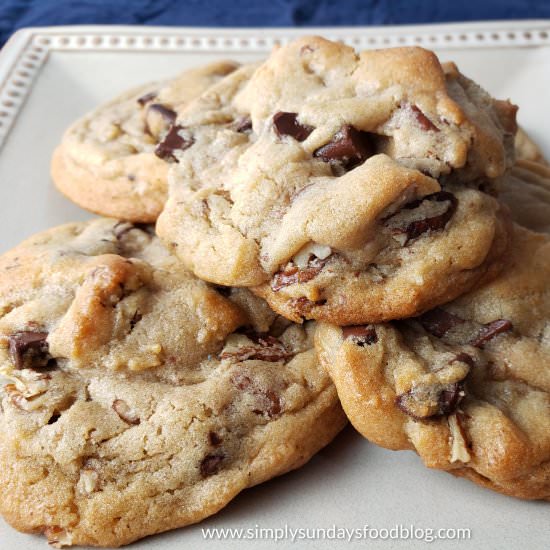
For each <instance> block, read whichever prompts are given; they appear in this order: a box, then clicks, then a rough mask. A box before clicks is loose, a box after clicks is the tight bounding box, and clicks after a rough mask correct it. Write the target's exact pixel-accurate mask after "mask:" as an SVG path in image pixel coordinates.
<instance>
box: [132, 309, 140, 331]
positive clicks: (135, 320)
mask: <svg viewBox="0 0 550 550" xmlns="http://www.w3.org/2000/svg"><path fill="white" fill-rule="evenodd" d="M142 319H143V315H142V314H141V313H140V312H139V311H138V310H136V311H135V313H134V315H132V318H131V319H130V331H132V330H134V328H135V326H136V325H137V324H138V323H139V322H140V321H141V320H142Z"/></svg>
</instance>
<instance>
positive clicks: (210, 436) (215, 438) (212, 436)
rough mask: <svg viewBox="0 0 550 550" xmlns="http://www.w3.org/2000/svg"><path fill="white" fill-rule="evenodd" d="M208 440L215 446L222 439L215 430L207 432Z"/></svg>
mask: <svg viewBox="0 0 550 550" xmlns="http://www.w3.org/2000/svg"><path fill="white" fill-rule="evenodd" d="M208 441H209V442H210V445H213V446H214V447H217V446H218V445H221V443H222V441H223V440H222V438H221V437H220V436H219V435H218V434H217V433H216V432H208Z"/></svg>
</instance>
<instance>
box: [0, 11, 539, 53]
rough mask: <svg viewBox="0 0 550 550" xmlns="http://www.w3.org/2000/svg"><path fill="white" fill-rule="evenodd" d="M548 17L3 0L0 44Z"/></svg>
mask: <svg viewBox="0 0 550 550" xmlns="http://www.w3.org/2000/svg"><path fill="white" fill-rule="evenodd" d="M529 18H550V0H523V1H521V0H477V1H476V0H474V1H472V0H470V1H461V0H431V1H430V0H427V1H415V0H386V1H384V0H256V1H255V2H254V1H251V0H248V1H245V0H231V1H227V0H203V1H200V0H184V1H181V0H180V1H177V0H156V1H154V0H94V1H91V0H78V1H76V0H0V44H3V43H4V42H5V41H6V40H7V39H8V38H9V36H10V35H11V34H12V33H13V32H14V31H16V30H17V29H19V28H21V27H28V26H44V25H75V24H108V23H113V24H130V25H138V24H139V25H188V26H232V27H243V26H314V25H318V26H323V25H384V24H385V25H388V24H405V23H436V22H444V21H473V20H497V19H529Z"/></svg>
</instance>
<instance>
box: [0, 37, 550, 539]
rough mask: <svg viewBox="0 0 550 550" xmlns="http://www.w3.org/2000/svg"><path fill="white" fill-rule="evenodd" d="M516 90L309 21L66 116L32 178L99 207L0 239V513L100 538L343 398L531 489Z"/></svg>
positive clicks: (266, 462)
mask: <svg viewBox="0 0 550 550" xmlns="http://www.w3.org/2000/svg"><path fill="white" fill-rule="evenodd" d="M515 114H516V108H515V107H514V106H513V105H511V104H510V103H508V102H505V101H497V100H494V99H492V98H491V97H490V96H489V95H488V94H487V93H486V92H485V91H483V90H482V89H481V88H480V87H479V86H477V85H476V84H475V83H474V82H472V81H471V80H469V79H468V78H466V77H465V76H464V75H462V74H461V73H460V72H459V71H458V69H457V68H456V66H454V65H453V64H447V65H444V66H442V65H441V64H440V63H439V61H438V59H437V58H436V56H435V55H434V54H432V53H431V52H429V51H426V50H423V49H420V48H396V49H388V50H377V51H367V52H363V53H360V54H358V53H356V52H355V51H354V50H353V49H351V48H349V47H347V46H344V45H342V44H339V43H333V42H329V41H327V40H324V39H321V38H315V37H313V38H311V37H309V38H302V39H299V40H297V41H295V42H293V43H291V44H289V45H287V46H285V47H282V48H279V49H277V50H276V51H274V52H273V54H272V55H271V56H270V57H269V58H268V59H267V60H266V61H265V62H263V63H261V64H254V65H244V66H238V65H237V64H235V63H231V62H219V63H214V64H211V65H208V66H206V67H202V68H200V69H194V70H191V71H187V72H185V73H183V74H181V75H180V76H179V77H177V78H176V79H174V80H173V81H169V82H161V83H153V84H150V85H146V86H144V87H142V88H140V89H138V90H133V91H131V92H128V93H127V94H124V95H123V96H121V97H119V98H117V99H115V100H114V101H112V102H110V103H108V104H106V105H104V106H102V107H100V108H99V109H97V110H96V111H94V112H93V113H91V114H89V115H87V116H86V117H84V118H83V119H81V120H79V121H77V122H76V123H75V124H74V125H73V126H72V127H71V128H69V130H68V131H67V132H66V134H65V136H64V139H63V141H62V143H61V145H60V146H59V147H58V149H57V150H56V151H55V153H54V155H53V162H52V175H53V179H54V181H55V183H56V185H57V187H58V189H59V190H60V191H62V192H63V193H64V194H65V195H66V196H67V197H69V198H70V199H72V200H73V201H74V202H76V203H77V204H79V205H81V206H82V207H84V208H86V209H88V210H91V211H93V212H96V213H98V214H101V215H102V216H109V218H99V219H95V220H92V221H90V222H86V223H77V224H69V225H65V226H62V227H58V228H54V229H51V230H49V231H46V232H44V233H41V234H39V235H37V236H35V237H33V238H31V239H29V240H27V241H25V242H24V243H22V244H21V245H20V246H18V247H17V248H15V249H14V250H12V251H10V252H8V253H7V254H5V255H4V256H3V257H2V258H0V369H1V373H2V375H3V376H4V377H6V378H8V379H9V383H8V384H6V385H5V386H4V389H3V399H2V409H1V412H0V466H1V467H0V483H1V484H2V486H3V489H4V490H3V492H2V493H1V495H0V511H1V512H2V514H3V515H4V516H5V517H6V519H7V520H8V521H9V522H10V523H11V524H12V525H14V526H15V527H16V528H17V529H20V530H22V531H27V532H43V533H44V534H45V535H46V536H47V537H48V540H49V541H50V542H51V543H53V544H56V545H59V546H64V545H72V544H88V545H99V546H106V545H107V546H119V545H122V544H126V543H129V542H131V541H134V540H136V539H138V538H140V537H144V536H146V535H149V534H153V533H157V532H161V531H164V530H167V529H173V528H176V527H181V526H184V525H187V524H190V523H193V522H197V521H200V520H201V519H203V518H205V517H207V516H209V515H211V514H213V513H215V512H216V511H218V510H219V509H220V508H222V507H223V506H224V505H225V504H227V503H228V502H229V501H230V500H231V499H232V498H233V497H234V496H235V495H236V494H237V493H239V492H240V491H241V490H242V489H244V488H246V487H250V486H252V485H254V484H257V483H261V482H262V481H265V480H267V479H269V478H272V477H274V476H277V475H279V474H282V473H284V472H286V471H289V470H291V469H293V468H297V467H299V466H301V465H302V464H304V463H305V462H306V461H307V460H308V459H309V458H310V457H311V456H312V455H313V454H314V453H316V452H317V451H318V450H319V449H321V448H322V447H323V446H324V445H326V444H327V443H329V442H330V441H331V440H332V439H333V438H334V436H335V435H336V434H337V433H338V432H339V431H340V430H341V429H342V428H343V426H344V425H345V423H346V417H347V418H348V419H349V420H350V421H351V423H352V424H353V425H354V426H355V428H356V429H357V430H358V431H359V432H361V433H362V434H363V435H364V436H365V437H367V438H368V439H369V440H370V441H373V442H374V443H376V444H378V445H381V446H383V447H387V448H390V449H413V450H415V451H416V452H417V453H418V454H419V455H420V456H421V457H422V459H423V461H424V462H425V464H426V465H427V466H428V467H431V468H438V469H443V470H446V471H449V472H450V473H453V474H454V475H459V476H463V477H467V478H469V479H471V480H473V481H475V482H476V483H479V484H481V485H483V486H486V487H489V488H491V489H494V490H496V491H500V492H503V493H505V494H508V495H513V496H517V497H520V498H529V499H550V288H549V286H548V282H547V281H548V280H549V278H550V238H549V237H547V236H545V235H544V234H542V233H539V232H534V231H531V230H530V229H527V228H526V227H524V226H527V227H529V228H531V229H535V230H537V231H547V230H548V229H549V228H550V213H549V209H550V206H549V205H550V198H549V196H550V170H549V169H548V167H547V166H545V165H544V161H543V159H542V158H541V157H540V155H539V153H538V150H537V149H536V147H535V146H534V145H533V144H532V143H531V142H530V141H529V140H528V138H527V137H526V136H525V135H524V134H520V137H518V138H517V139H516V144H517V150H518V156H520V157H522V159H523V160H520V161H518V162H517V163H516V164H514V162H515V153H514V139H515V135H516V130H517V128H516V122H515ZM505 202H508V203H509V204H510V206H511V211H510V208H509V207H508V206H506V204H505ZM155 221H156V225H153V224H154V222H155ZM518 222H519V223H518ZM520 224H521V225H520ZM344 411H345V413H344ZM365 467H368V464H366V465H365Z"/></svg>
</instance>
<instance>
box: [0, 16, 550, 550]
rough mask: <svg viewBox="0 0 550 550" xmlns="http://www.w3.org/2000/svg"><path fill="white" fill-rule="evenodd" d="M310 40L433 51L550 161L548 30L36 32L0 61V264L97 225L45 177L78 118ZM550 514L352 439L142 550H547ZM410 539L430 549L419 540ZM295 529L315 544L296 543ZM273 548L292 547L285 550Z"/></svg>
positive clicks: (544, 507)
mask: <svg viewBox="0 0 550 550" xmlns="http://www.w3.org/2000/svg"><path fill="white" fill-rule="evenodd" d="M305 32H307V33H308V34H314V33H315V34H322V35H324V36H326V37H328V38H333V39H341V40H343V41H345V42H347V43H349V44H351V45H354V46H356V47H357V48H360V49H361V48H372V47H385V46H397V45H404V44H417V45H422V46H425V47H429V48H432V49H435V50H436V51H437V52H438V53H439V54H440V57H441V59H443V60H451V59H452V60H454V61H456V62H457V63H458V65H459V67H460V68H461V70H462V71H463V72H465V73H466V74H467V75H469V76H471V77H472V78H474V79H475V80H477V81H478V82H480V83H481V84H482V85H483V86H484V87H485V88H487V89H488V90H489V91H490V92H491V93H492V94H493V95H496V96H497V97H501V98H507V97H509V98H511V99H512V100H513V101H515V102H516V103H517V104H519V105H520V107H521V108H520V112H519V121H520V123H521V124H522V125H523V126H524V128H525V129H526V130H527V131H528V132H529V133H530V134H531V135H532V137H534V138H535V140H536V141H538V142H539V144H540V145H541V146H542V148H543V149H544V151H545V153H546V154H547V155H548V154H550V131H548V123H549V121H550V102H549V101H548V97H549V93H550V92H549V90H550V22H549V21H527V22H500V23H478V24H460V25H446V26H441V25H433V26H422V27H385V28H375V27H370V28H358V27H356V28H348V29H346V28H324V29H308V30H307V31H303V30H296V29H293V30H291V29H267V30H266V29H248V30H242V29H241V30H236V29H223V30H222V29H187V28H141V27H57V28H53V27H52V28H42V29H26V30H22V31H19V32H18V33H17V34H16V35H15V36H14V37H13V38H12V39H11V40H10V42H9V43H8V44H7V45H6V46H5V47H4V49H3V50H2V52H1V53H0V147H2V149H1V150H0V205H1V206H0V208H1V210H0V220H1V221H0V223H1V228H2V231H1V233H0V252H4V251H5V250H7V249H8V248H10V247H12V246H14V245H16V244H17V243H18V242H19V241H21V240H22V239H23V238H25V237H28V236H30V235H31V234H33V233H35V232H37V231H41V230H43V229H46V228H48V227H50V226H52V225H57V224H60V223H64V222H68V221H74V220H82V219H87V218H89V217H90V215H89V214H87V213H86V212H84V211H82V210H80V209H79V208H77V207H76V206H74V205H72V204H71V203H70V202H69V201H67V200H66V199H65V198H63V197H62V196H61V195H59V194H58V193H57V192H56V191H55V190H54V188H53V187H52V185H51V183H50V178H49V175H48V174H49V161H50V155H51V153H52V151H53V148H54V146H55V145H56V144H57V143H58V141H59V139H60V137H61V134H62V132H63V130H64V128H65V127H66V126H67V125H68V124H69V123H70V122H72V121H73V120H74V119H75V118H76V117H78V116H80V115H82V114H83V113H85V112H86V111H88V110H89V109H91V108H93V107H95V106H96V105H97V104H98V103H99V102H102V101H104V100H106V99H109V98H111V97H112V96H114V95H115V94H117V93H119V92H121V91H123V90H125V89H126V88H129V87H131V86H134V85H136V84H139V83H141V82H145V81H148V80H154V79H157V78H164V77H169V76H171V75H173V74H175V73H177V72H178V71H180V70H182V69H183V68H185V67H188V66H193V65H198V64H200V63H204V62H206V61H209V60H213V59H216V58H233V59H237V60H240V61H247V60H251V59H257V58H261V57H263V56H265V55H266V54H267V52H268V51H269V50H270V49H271V47H272V46H273V45H274V44H276V43H277V42H285V41H287V40H289V39H291V38H292V37H294V36H297V35H299V34H304V33H305ZM1 490H3V488H2V487H0V491H1ZM549 513H550V508H549V505H548V504H545V503H540V502H522V501H519V500H514V499H512V498H508V497H504V496H501V495H498V494H496V493H492V492H491V491H487V490H484V489H481V488H479V487H477V486H476V485H474V484H472V483H470V482H468V481H465V480H461V479H455V478H454V477H452V476H450V475H448V474H445V473H442V472H437V471H429V470H427V469H426V468H424V467H423V466H422V464H421V461H420V460H419V459H418V458H417V457H416V455H414V454H413V453H411V452H400V453H393V452H390V451H386V450H383V449H380V448H377V447H375V446H373V445H370V444H369V443H367V442H366V441H365V440H363V439H362V438H361V437H359V436H358V435H357V434H356V433H354V432H353V430H352V429H351V428H348V429H347V430H346V431H344V433H343V434H342V435H341V436H339V437H338V438H337V439H336V440H335V441H334V442H333V443H332V444H331V445H330V446H329V447H328V448H326V449H325V450H324V451H322V452H321V453H319V454H318V455H317V456H316V457H315V458H314V459H313V460H312V461H311V462H310V463H309V464H308V465H306V466H305V467H304V468H302V469H301V470H299V471H297V472H293V473H291V474H288V475H285V476H283V477H282V478H280V479H276V480H274V481H271V482H270V483H266V484H264V485H262V486H260V487H257V488H254V489H250V490H248V491H245V492H244V493H243V494H241V495H240V496H239V497H238V498H236V499H235V500H234V501H233V502H232V503H231V504H230V505H229V506H227V508H226V509H225V510H223V511H222V512H221V513H220V514H218V515H216V516H214V517H212V518H210V519H208V520H206V521H204V522H202V523H201V524H198V525H195V526H191V527H188V528H186V529H183V530H179V531H175V532H171V533H167V534H165V535H160V536H157V537H152V538H150V539H146V540H144V541H141V542H139V543H137V544H136V545H134V546H132V548H135V549H144V548H147V549H158V550H175V549H176V548H184V547H185V548H201V547H208V548H211V549H213V550H216V549H221V548H224V549H226V548H239V549H240V548H251V549H257V548H261V549H263V548H278V549H281V548H292V547H294V548H327V549H328V548H344V547H347V546H349V545H350V544H351V545H352V547H353V546H355V547H360V546H367V545H368V546H369V547H371V548H394V547H402V548H422V547H425V546H426V545H429V543H428V541H427V540H426V539H429V538H430V537H429V535H426V534H424V536H422V533H421V531H420V530H426V529H428V530H429V529H433V530H434V533H435V535H438V536H443V535H445V536H447V538H449V537H451V536H452V535H453V532H452V531H450V532H445V533H444V532H441V533H437V531H438V530H440V529H443V530H446V529H451V530H452V529H469V530H470V536H469V538H468V539H467V540H438V541H437V542H434V543H432V547H434V548H483V549H484V550H490V549H499V550H500V549H502V548H520V547H522V548H529V550H535V549H542V548H546V549H547V548H549V544H550V543H549V542H548V541H549V540H550V530H549V525H550V523H549V521H548V520H549V517H550V515H549ZM285 526H286V532H285ZM365 526H368V527H367V528H366V529H364V528H365ZM396 526H401V533H402V535H403V536H404V537H405V538H408V540H401V541H397V540H395V538H389V539H388V540H380V539H379V540H370V539H369V540H364V539H363V540H360V538H359V537H364V536H365V534H367V535H368V536H370V537H374V536H375V535H376V532H375V531H374V530H372V529H378V530H380V532H379V534H380V535H382V536H385V535H387V536H388V537H394V536H395V535H396V534H397V533H396V531H398V529H396ZM411 526H412V528H414V529H415V530H416V532H415V536H416V537H420V538H416V540H415V538H414V537H413V538H412V539H411V536H410V531H411ZM207 528H222V529H223V528H231V529H249V532H248V533H245V535H247V536H248V539H250V538H251V537H256V540H244V541H243V540H239V539H238V538H237V537H233V538H232V539H228V540H206V539H205V538H204V536H203V529H207ZM344 528H347V529H356V530H357V532H356V533H355V538H354V540H353V541H352V542H351V543H348V542H347V541H344V540H333V539H334V537H335V536H339V535H342V534H343V532H342V531H337V530H338V529H344ZM262 529H263V531H262ZM270 529H271V530H273V532H270ZM295 529H307V530H308V531H302V532H301V533H299V535H298V539H297V540H295V541H294V542H293V540H292V538H291V535H292V531H291V530H295ZM323 529H324V530H325V531H324V532H323ZM369 529H371V530H369ZM405 529H407V530H408V531H409V537H406V534H405ZM314 530H317V531H318V532H317V533H315V532H314ZM384 530H390V532H389V533H386V532H385V531H384ZM323 533H324V534H323ZM303 536H307V537H314V536H316V537H317V538H316V540H313V539H309V540H303ZM274 537H278V538H280V537H286V538H285V540H280V541H278V542H276V541H275V540H274ZM301 537H302V538H301ZM44 547H45V542H44V540H43V539H41V538H37V537H31V536H27V535H22V534H19V533H17V532H16V531H14V530H12V529H11V528H10V527H8V526H7V525H6V524H5V523H3V522H2V520H0V549H1V550H8V549H9V550H19V549H25V550H35V549H43V548H44Z"/></svg>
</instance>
